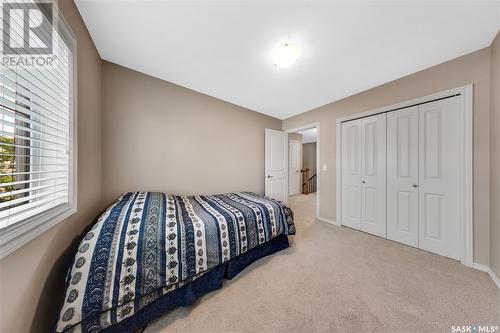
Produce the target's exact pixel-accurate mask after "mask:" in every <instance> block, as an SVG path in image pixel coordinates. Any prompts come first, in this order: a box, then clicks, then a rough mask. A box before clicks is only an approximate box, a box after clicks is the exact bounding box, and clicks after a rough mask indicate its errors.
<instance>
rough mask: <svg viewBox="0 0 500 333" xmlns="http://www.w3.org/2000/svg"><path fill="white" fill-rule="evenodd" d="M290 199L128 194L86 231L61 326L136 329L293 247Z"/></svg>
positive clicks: (74, 329) (69, 329)
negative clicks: (258, 260)
mask: <svg viewBox="0 0 500 333" xmlns="http://www.w3.org/2000/svg"><path fill="white" fill-rule="evenodd" d="M293 234H295V226H294V224H293V213H292V211H291V210H290V208H288V207H287V206H286V205H284V204H283V203H281V202H279V201H276V200H274V199H271V198H267V197H263V196H260V195H257V194H255V193H251V192H238V193H227V194H219V195H210V196H189V197H186V196H174V195H168V194H164V193H158V192H129V193H125V194H123V195H122V196H121V197H120V198H119V199H118V200H117V201H116V202H115V203H114V204H113V205H111V206H110V207H109V208H108V209H107V210H106V211H105V212H104V213H103V214H102V215H101V216H100V217H99V219H98V221H97V223H96V224H95V225H93V226H92V229H91V230H90V231H89V232H88V233H87V234H86V235H85V236H84V237H83V240H82V241H81V243H80V245H79V247H78V250H77V253H76V255H75V257H74V260H73V263H72V265H71V268H70V269H69V272H68V275H67V277H66V283H65V297H64V301H63V304H62V306H61V310H60V315H59V318H58V321H57V323H56V325H55V331H56V332H101V331H105V332H132V331H134V330H136V329H139V328H141V327H144V326H145V325H146V324H147V323H148V322H150V321H151V320H154V319H155V318H157V317H159V316H161V315H163V314H165V313H166V312H168V311H170V310H171V309H173V308H176V307H179V306H189V305H191V304H193V303H194V302H195V301H196V300H197V299H198V298H200V297H201V296H203V295H204V294H206V293H208V292H210V291H213V290H216V289H218V288H221V287H222V283H223V280H224V279H232V278H233V277H234V276H236V275H237V274H238V273H239V272H241V271H242V270H243V269H244V268H245V267H247V266H248V265H250V264H251V263H252V262H254V261H255V260H257V259H259V258H261V257H264V256H267V255H270V254H272V253H275V252H277V251H280V250H283V249H285V248H287V247H288V246H289V244H288V235H293Z"/></svg>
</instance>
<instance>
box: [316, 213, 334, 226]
mask: <svg viewBox="0 0 500 333" xmlns="http://www.w3.org/2000/svg"><path fill="white" fill-rule="evenodd" d="M316 218H317V219H318V220H320V221H321V222H325V223H329V224H333V225H336V226H338V227H340V224H338V223H337V221H334V220H330V219H327V218H326V217H321V216H317V217H316Z"/></svg>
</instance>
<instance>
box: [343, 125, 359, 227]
mask: <svg viewBox="0 0 500 333" xmlns="http://www.w3.org/2000/svg"><path fill="white" fill-rule="evenodd" d="M341 130H342V133H341V134H342V161H341V163H342V164H341V168H342V225H345V226H348V227H351V228H355V229H360V228H361V120H353V121H349V122H345V123H342V129H341Z"/></svg>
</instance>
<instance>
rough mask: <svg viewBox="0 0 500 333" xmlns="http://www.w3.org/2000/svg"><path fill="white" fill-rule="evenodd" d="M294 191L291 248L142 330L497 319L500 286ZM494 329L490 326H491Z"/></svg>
mask: <svg viewBox="0 0 500 333" xmlns="http://www.w3.org/2000/svg"><path fill="white" fill-rule="evenodd" d="M314 200H315V199H314V194H313V195H297V196H294V197H292V198H291V200H290V205H291V207H292V209H293V210H294V212H295V217H296V224H297V236H296V237H295V238H292V239H293V241H292V246H291V248H289V249H287V250H285V251H282V252H281V253H278V254H275V255H273V256H271V257H268V258H263V259H261V260H260V261H259V262H257V263H254V264H253V265H251V266H250V267H249V268H247V269H246V270H245V271H244V272H243V273H242V274H240V275H239V276H238V277H237V278H236V279H234V280H233V281H228V282H226V283H225V285H224V287H223V288H222V289H220V290H218V291H215V292H213V293H211V294H209V295H206V296H205V297H203V298H202V299H200V300H199V301H198V302H197V303H196V304H195V305H194V306H192V307H190V308H179V309H177V310H175V311H173V312H171V313H169V314H167V315H165V316H163V317H162V318H160V319H158V320H157V321H155V322H153V323H151V324H150V325H149V326H148V328H147V329H146V332H148V333H153V332H163V333H167V332H169V333H170V332H190V333H191V332H193V333H194V332H203V333H208V332H259V333H263V332H451V327H450V326H451V325H469V324H472V323H477V324H479V325H500V292H499V291H498V289H497V288H496V286H495V285H494V284H493V282H492V281H491V279H490V278H489V276H488V275H487V274H486V273H484V272H480V271H477V270H474V269H471V268H467V267H465V266H463V265H461V264H460V263H458V262H456V261H454V260H450V259H447V258H444V257H440V256H437V255H433V254H431V253H427V252H424V251H421V250H417V249H414V248H411V247H407V246H404V245H401V244H397V243H395V242H391V241H387V240H384V239H381V238H378V237H375V236H370V235H367V234H364V233H362V232H358V231H354V230H350V229H347V228H341V227H336V226H332V225H329V224H326V223H323V222H318V221H315V219H314V209H315V208H314V205H315V203H314ZM497 332H498V330H497Z"/></svg>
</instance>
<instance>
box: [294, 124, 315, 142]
mask: <svg viewBox="0 0 500 333" xmlns="http://www.w3.org/2000/svg"><path fill="white" fill-rule="evenodd" d="M297 133H300V134H302V143H311V142H316V141H317V140H316V137H317V135H318V134H317V133H318V129H317V128H316V127H313V128H309V129H306V130H303V131H300V132H297Z"/></svg>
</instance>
